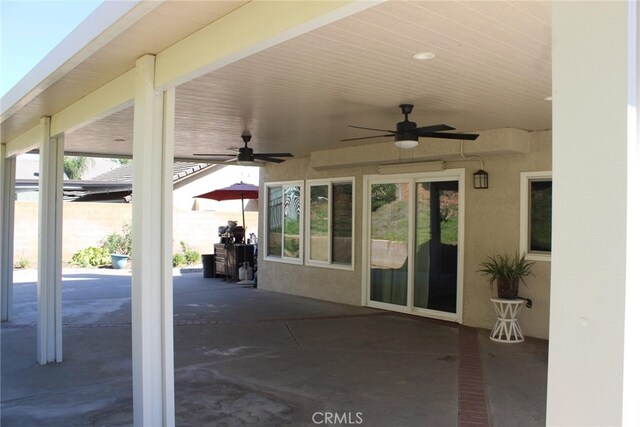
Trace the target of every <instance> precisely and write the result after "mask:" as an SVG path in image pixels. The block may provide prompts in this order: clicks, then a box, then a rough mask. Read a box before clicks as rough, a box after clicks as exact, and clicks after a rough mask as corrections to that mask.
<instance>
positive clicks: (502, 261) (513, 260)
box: [478, 252, 534, 299]
mask: <svg viewBox="0 0 640 427" xmlns="http://www.w3.org/2000/svg"><path fill="white" fill-rule="evenodd" d="M533 264H534V263H533V262H531V261H527V260H525V258H524V254H522V256H519V255H518V253H517V252H516V253H515V254H514V255H513V256H511V255H509V254H505V255H496V256H494V257H492V256H489V257H488V260H487V261H485V262H483V263H481V264H480V267H481V268H480V270H478V272H479V273H482V274H483V275H484V276H487V277H488V278H489V283H490V284H491V287H492V288H493V284H494V283H496V284H497V286H498V298H504V299H515V298H517V297H518V285H519V284H520V282H522V283H523V284H525V286H526V283H525V282H524V278H525V277H527V276H529V275H533V272H532V271H531V269H532V268H533Z"/></svg>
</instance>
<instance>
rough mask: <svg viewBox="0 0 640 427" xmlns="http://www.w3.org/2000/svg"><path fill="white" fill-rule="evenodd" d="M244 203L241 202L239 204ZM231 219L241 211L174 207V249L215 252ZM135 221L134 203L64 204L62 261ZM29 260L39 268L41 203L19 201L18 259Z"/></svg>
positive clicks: (250, 221)
mask: <svg viewBox="0 0 640 427" xmlns="http://www.w3.org/2000/svg"><path fill="white" fill-rule="evenodd" d="M239 204H240V202H238V205H239ZM228 220H232V221H238V224H242V213H241V212H218V211H185V210H180V209H174V212H173V224H174V239H173V246H174V252H177V251H179V250H180V242H181V241H184V242H185V243H186V244H187V246H189V247H191V248H193V249H196V250H197V251H198V252H200V253H212V252H213V244H214V243H216V242H217V241H218V240H219V238H218V226H220V225H226V223H227V221H228ZM125 222H127V223H131V205H130V204H115V203H114V204H112V203H64V205H63V226H62V227H63V231H62V260H63V262H64V263H67V262H69V261H70V260H71V257H72V256H73V254H74V253H76V252H77V251H79V250H81V249H84V248H87V247H89V246H100V245H101V243H102V240H103V239H104V238H105V237H106V236H107V235H108V234H110V233H112V232H120V231H121V230H122V225H123V223H125ZM245 222H246V226H247V237H248V233H249V232H252V233H256V234H257V230H258V212H246V213H245ZM21 259H25V260H27V261H28V263H29V265H30V266H31V267H37V259H38V203H37V202H31V201H19V202H16V214H15V244H14V261H15V263H16V264H17V263H18V262H19V261H20V260H21Z"/></svg>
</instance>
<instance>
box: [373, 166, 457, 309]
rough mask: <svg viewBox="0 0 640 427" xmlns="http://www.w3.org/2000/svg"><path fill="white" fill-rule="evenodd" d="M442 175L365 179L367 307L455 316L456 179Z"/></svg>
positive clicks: (455, 177)
mask: <svg viewBox="0 0 640 427" xmlns="http://www.w3.org/2000/svg"><path fill="white" fill-rule="evenodd" d="M423 177H424V175H423ZM448 179H449V180H446V181H437V180H435V179H433V178H431V179H429V180H427V179H426V178H423V179H419V178H406V179H401V180H397V181H396V180H393V179H389V180H388V181H382V180H381V178H380V177H375V178H372V179H371V181H370V182H369V183H368V186H367V187H368V193H369V194H368V196H369V197H368V204H369V206H368V211H369V212H368V214H369V218H368V221H367V226H368V236H367V237H368V246H369V248H368V255H367V256H368V266H369V271H368V301H369V304H370V305H372V306H376V307H380V308H387V309H390V310H397V311H403V312H419V313H420V312H423V314H427V315H433V316H435V317H441V318H446V319H450V320H455V319H457V314H458V309H459V307H460V306H459V304H460V301H459V300H460V298H459V297H460V295H459V286H460V280H459V277H458V266H459V265H461V263H460V261H459V259H460V257H459V253H458V242H459V226H460V223H461V219H460V210H461V209H460V199H459V191H458V190H459V188H458V187H459V185H458V180H459V179H462V178H461V177H458V176H455V175H454V179H455V180H451V178H448ZM393 181H396V182H393Z"/></svg>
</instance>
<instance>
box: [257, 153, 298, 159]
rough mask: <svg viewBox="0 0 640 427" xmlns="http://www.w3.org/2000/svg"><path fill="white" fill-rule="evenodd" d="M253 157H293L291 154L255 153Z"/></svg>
mask: <svg viewBox="0 0 640 427" xmlns="http://www.w3.org/2000/svg"><path fill="white" fill-rule="evenodd" d="M253 157H255V158H262V157H293V154H291V153H253Z"/></svg>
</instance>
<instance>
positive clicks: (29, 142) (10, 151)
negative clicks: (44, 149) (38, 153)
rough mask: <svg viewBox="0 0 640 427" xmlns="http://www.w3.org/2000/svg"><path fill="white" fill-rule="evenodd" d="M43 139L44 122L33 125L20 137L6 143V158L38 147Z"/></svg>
mask: <svg viewBox="0 0 640 427" xmlns="http://www.w3.org/2000/svg"><path fill="white" fill-rule="evenodd" d="M41 140H42V124H41V123H38V125H36V126H34V127H32V128H31V129H29V130H28V131H26V132H25V133H23V134H22V135H20V136H19V137H17V138H15V139H13V140H11V141H9V142H8V143H7V144H6V145H7V147H6V152H5V158H7V159H8V158H11V157H14V156H19V155H20V154H24V153H26V152H28V151H31V150H33V149H34V148H37V147H38V146H39V145H40V141H41Z"/></svg>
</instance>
